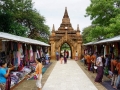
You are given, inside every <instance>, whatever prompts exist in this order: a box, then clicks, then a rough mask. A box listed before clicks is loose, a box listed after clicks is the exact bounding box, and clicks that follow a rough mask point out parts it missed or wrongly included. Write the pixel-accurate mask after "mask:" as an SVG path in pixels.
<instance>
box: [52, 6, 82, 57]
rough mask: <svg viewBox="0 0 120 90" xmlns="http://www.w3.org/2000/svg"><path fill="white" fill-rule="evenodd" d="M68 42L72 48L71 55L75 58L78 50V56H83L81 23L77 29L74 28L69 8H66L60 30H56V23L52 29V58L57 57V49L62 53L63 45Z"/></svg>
mask: <svg viewBox="0 0 120 90" xmlns="http://www.w3.org/2000/svg"><path fill="white" fill-rule="evenodd" d="M64 43H67V44H68V45H69V46H70V48H71V52H72V54H71V57H72V59H74V58H75V52H76V51H77V52H78V58H79V59H80V58H81V45H82V38H81V35H80V30H79V25H78V26H77V30H74V29H73V28H72V25H71V23H70V19H69V16H68V12H67V8H65V13H64V16H63V19H62V23H61V25H60V27H59V28H58V30H55V28H54V25H53V29H52V33H51V35H50V44H51V53H50V55H51V59H55V58H56V54H55V53H56V51H58V52H59V53H60V49H61V46H62V45H63V44H64Z"/></svg>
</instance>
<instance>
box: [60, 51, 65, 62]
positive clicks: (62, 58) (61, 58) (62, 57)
mask: <svg viewBox="0 0 120 90" xmlns="http://www.w3.org/2000/svg"><path fill="white" fill-rule="evenodd" d="M63 60H64V56H63V53H60V63H61V64H62V63H63Z"/></svg>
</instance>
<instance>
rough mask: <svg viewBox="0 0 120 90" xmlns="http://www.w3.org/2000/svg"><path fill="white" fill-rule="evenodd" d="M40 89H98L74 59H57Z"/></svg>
mask: <svg viewBox="0 0 120 90" xmlns="http://www.w3.org/2000/svg"><path fill="white" fill-rule="evenodd" d="M42 90H98V89H97V88H96V87H95V85H94V84H93V83H92V82H91V80H90V79H89V78H88V77H87V76H86V74H85V73H84V72H83V70H82V69H81V68H80V67H79V65H78V64H77V63H76V61H74V60H68V63H67V64H60V62H59V61H58V62H57V63H56V65H55V67H54V69H53V71H52V72H51V74H50V76H49V77H48V79H47V81H46V83H45V84H44V86H43V88H42Z"/></svg>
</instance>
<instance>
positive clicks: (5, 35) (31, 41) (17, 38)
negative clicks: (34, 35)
mask: <svg viewBox="0 0 120 90" xmlns="http://www.w3.org/2000/svg"><path fill="white" fill-rule="evenodd" d="M0 39H2V40H3V41H7V40H8V41H18V42H22V43H28V44H36V45H41V46H50V45H49V44H46V43H44V42H41V41H38V40H34V39H30V38H25V37H21V36H16V35H12V34H8V33H4V32H0Z"/></svg>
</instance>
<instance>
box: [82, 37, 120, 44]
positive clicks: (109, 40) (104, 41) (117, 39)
mask: <svg viewBox="0 0 120 90" xmlns="http://www.w3.org/2000/svg"><path fill="white" fill-rule="evenodd" d="M117 41H120V35H119V36H116V37H113V38H109V39H104V40H101V41H97V42H89V43H86V44H83V45H94V44H102V43H109V42H117Z"/></svg>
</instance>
